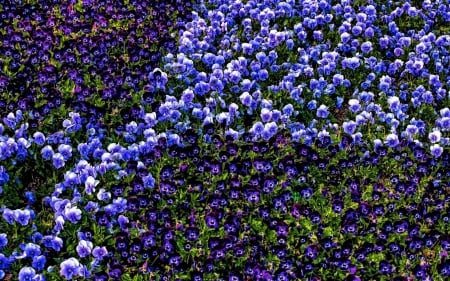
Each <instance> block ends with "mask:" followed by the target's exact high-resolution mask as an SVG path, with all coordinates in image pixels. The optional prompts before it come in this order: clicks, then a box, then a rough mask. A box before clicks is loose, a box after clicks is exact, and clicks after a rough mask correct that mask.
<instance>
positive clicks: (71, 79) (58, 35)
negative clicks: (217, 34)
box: [0, 0, 192, 123]
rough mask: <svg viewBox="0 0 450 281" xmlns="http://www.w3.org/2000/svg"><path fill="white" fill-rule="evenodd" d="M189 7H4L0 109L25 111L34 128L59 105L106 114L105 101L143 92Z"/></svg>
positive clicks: (90, 3)
mask: <svg viewBox="0 0 450 281" xmlns="http://www.w3.org/2000/svg"><path fill="white" fill-rule="evenodd" d="M22 2H23V3H22ZM191 8H192V7H191V2H189V1H179V0H178V1H175V0H172V1H135V0H132V1H125V2H124V1H121V2H116V1H75V0H71V1H63V2H61V1H19V2H18V3H17V2H15V3H14V4H3V5H2V8H1V10H0V28H1V29H2V33H1V35H0V36H1V37H0V38H1V39H0V40H1V43H2V48H1V53H0V58H1V60H0V61H1V62H0V67H1V69H2V70H3V72H2V74H1V75H0V91H1V92H2V93H6V94H9V95H13V96H14V97H13V98H11V99H8V100H4V99H2V100H1V101H0V112H1V113H2V114H7V113H8V112H10V111H15V110H17V109H21V110H28V111H30V114H32V115H33V116H34V117H35V118H34V119H36V120H35V121H34V122H35V123H36V122H37V120H42V119H43V117H44V116H46V115H47V114H49V113H50V111H51V110H55V109H58V108H60V107H61V106H65V107H66V108H67V107H73V108H75V109H76V110H77V111H79V112H85V113H88V114H90V115H91V116H92V117H93V119H95V118H97V119H98V118H100V117H103V116H104V115H105V111H106V110H109V108H107V107H106V105H105V102H107V101H111V100H115V101H116V102H125V101H131V100H132V96H133V95H135V96H136V95H138V94H139V92H141V91H142V89H143V87H144V85H145V84H146V81H147V76H148V73H149V72H150V71H152V70H153V69H154V68H155V67H157V66H158V62H159V59H160V56H161V49H166V50H174V49H175V39H174V38H173V37H172V34H171V33H172V32H176V30H178V29H179V28H182V26H183V25H182V22H184V21H185V20H189V19H190V16H191V14H190V12H189V11H190V10H191ZM123 109H124V110H125V111H127V110H129V109H127V108H123Z"/></svg>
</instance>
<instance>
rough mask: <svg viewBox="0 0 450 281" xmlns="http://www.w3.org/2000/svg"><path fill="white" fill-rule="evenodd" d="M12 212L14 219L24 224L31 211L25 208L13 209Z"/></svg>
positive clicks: (28, 219) (27, 220)
mask: <svg viewBox="0 0 450 281" xmlns="http://www.w3.org/2000/svg"><path fill="white" fill-rule="evenodd" d="M13 214H14V220H15V221H16V222H18V223H20V224H21V225H24V226H25V225H27V224H28V222H29V221H30V218H31V212H30V210H28V209H25V210H20V209H17V210H14V213H13ZM3 215H5V213H3Z"/></svg>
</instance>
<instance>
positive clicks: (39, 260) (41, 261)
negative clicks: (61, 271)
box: [31, 255, 47, 271]
mask: <svg viewBox="0 0 450 281" xmlns="http://www.w3.org/2000/svg"><path fill="white" fill-rule="evenodd" d="M46 262H47V259H46V257H45V256H44V255H40V256H34V257H33V262H32V263H31V265H32V266H33V268H34V269H36V270H37V271H42V270H44V267H45V263H46Z"/></svg>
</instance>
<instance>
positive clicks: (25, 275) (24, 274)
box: [19, 267, 36, 281]
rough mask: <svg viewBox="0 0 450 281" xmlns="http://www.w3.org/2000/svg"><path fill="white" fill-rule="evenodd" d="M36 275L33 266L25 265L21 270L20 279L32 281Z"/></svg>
mask: <svg viewBox="0 0 450 281" xmlns="http://www.w3.org/2000/svg"><path fill="white" fill-rule="evenodd" d="M35 276H36V271H35V270H34V268H32V267H23V268H21V269H20V271H19V281H32V280H34V277H35Z"/></svg>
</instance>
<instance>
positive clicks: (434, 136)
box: [428, 130, 442, 143]
mask: <svg viewBox="0 0 450 281" xmlns="http://www.w3.org/2000/svg"><path fill="white" fill-rule="evenodd" d="M441 136H442V134H441V132H440V131H438V130H435V131H433V132H431V133H429V134H428V139H429V140H430V141H431V142H432V143H438V142H440V141H441Z"/></svg>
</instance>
